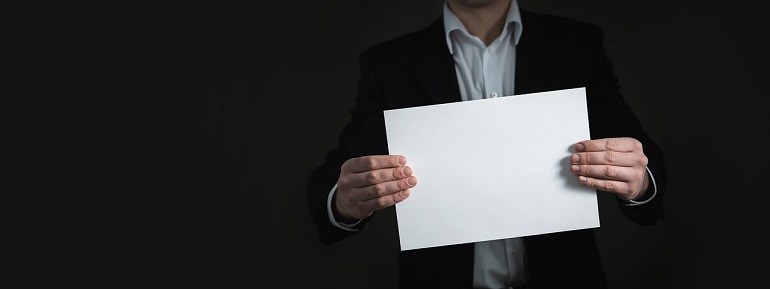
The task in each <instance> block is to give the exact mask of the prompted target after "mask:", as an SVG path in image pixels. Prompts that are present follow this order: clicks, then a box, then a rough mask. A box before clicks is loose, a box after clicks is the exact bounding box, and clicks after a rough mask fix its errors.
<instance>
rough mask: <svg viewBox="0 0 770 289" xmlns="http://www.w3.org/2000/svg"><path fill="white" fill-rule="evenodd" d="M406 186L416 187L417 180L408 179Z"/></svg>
mask: <svg viewBox="0 0 770 289" xmlns="http://www.w3.org/2000/svg"><path fill="white" fill-rule="evenodd" d="M406 184H407V185H409V186H410V187H413V186H414V185H416V184H417V179H416V178H414V177H411V178H408V179H406Z"/></svg>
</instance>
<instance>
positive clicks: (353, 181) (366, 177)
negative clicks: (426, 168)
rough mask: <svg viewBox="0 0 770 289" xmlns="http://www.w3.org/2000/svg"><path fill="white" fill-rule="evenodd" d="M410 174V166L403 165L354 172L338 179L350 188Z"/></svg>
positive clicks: (387, 180) (366, 185)
mask: <svg viewBox="0 0 770 289" xmlns="http://www.w3.org/2000/svg"><path fill="white" fill-rule="evenodd" d="M411 175H412V168H410V167H407V166H403V167H397V168H387V169H380V170H374V171H368V172H363V173H355V174H352V175H348V176H346V177H345V178H344V179H340V184H338V185H341V186H344V187H351V188H363V187H368V186H371V185H374V184H379V183H384V182H389V181H393V180H399V179H403V178H406V177H409V176H411Z"/></svg>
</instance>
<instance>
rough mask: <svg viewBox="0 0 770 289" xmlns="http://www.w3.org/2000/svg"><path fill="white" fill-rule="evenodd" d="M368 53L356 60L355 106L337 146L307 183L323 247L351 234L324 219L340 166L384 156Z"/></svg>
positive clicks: (380, 115) (379, 99) (378, 102)
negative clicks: (349, 162) (362, 159)
mask: <svg viewBox="0 0 770 289" xmlns="http://www.w3.org/2000/svg"><path fill="white" fill-rule="evenodd" d="M371 54H372V53H371V52H364V53H362V54H361V56H360V57H359V67H360V68H359V69H360V77H359V81H358V94H357V96H356V98H355V106H354V108H353V109H352V110H351V111H350V112H351V119H350V121H349V122H348V123H347V124H346V125H345V127H344V128H343V130H342V132H341V133H340V135H339V139H338V146H337V147H336V148H334V149H332V150H330V151H329V152H328V153H327V154H326V159H325V162H324V163H323V164H322V165H321V166H319V167H317V168H315V169H314V170H313V171H312V173H311V176H310V180H309V182H308V189H307V202H308V206H309V210H310V214H311V216H312V218H313V221H314V222H315V223H316V225H317V226H318V234H319V237H320V239H321V242H323V243H324V244H332V243H335V242H337V241H339V240H342V239H344V238H347V237H349V236H351V235H353V234H355V232H351V231H346V230H342V229H340V228H337V227H335V226H333V225H332V224H331V222H330V221H329V217H328V214H329V212H328V207H327V205H326V204H327V197H328V196H329V190H331V188H332V187H334V185H335V184H336V182H337V179H338V178H339V175H340V168H341V166H342V164H343V163H344V162H345V161H347V160H348V159H351V158H355V157H360V156H366V155H385V154H388V149H387V140H386V138H385V121H384V118H383V107H384V106H383V103H384V101H383V98H382V92H381V90H380V89H379V84H378V82H377V76H376V71H375V69H374V65H373V64H372V61H371V59H372V57H371ZM367 220H368V219H365V220H363V221H362V222H360V223H359V224H358V225H357V226H356V228H357V229H361V228H362V227H363V226H364V225H365V224H366V222H367Z"/></svg>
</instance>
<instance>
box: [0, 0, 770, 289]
mask: <svg viewBox="0 0 770 289" xmlns="http://www.w3.org/2000/svg"><path fill="white" fill-rule="evenodd" d="M757 2H758V1H748V0H739V1H729V2H725V1H714V0H706V1H692V0H684V1H621V0H615V1H612V0H592V1H588V0H583V1H575V0H572V1H567V0H538V1H535V0H522V1H521V2H520V4H521V6H522V7H524V8H529V9H530V10H532V11H536V12H542V13H546V14H553V15H561V16H564V17H568V18H573V19H579V20H583V21H587V22H590V23H594V24H596V25H599V26H601V27H602V28H604V29H605V33H606V37H605V45H606V47H607V52H608V54H609V57H610V58H611V59H612V60H613V64H614V68H615V72H616V75H617V76H618V77H619V79H620V85H621V91H622V93H623V94H624V96H625V97H626V99H627V101H628V102H629V104H630V105H631V106H632V108H633V109H634V111H635V112H636V113H637V115H638V116H639V118H640V119H641V121H642V123H643V125H644V127H645V128H646V129H647V130H648V132H649V133H650V134H651V136H652V137H653V139H654V140H655V141H657V142H658V143H659V144H660V146H661V147H662V149H663V151H664V154H665V156H666V160H667V165H668V170H669V187H668V188H667V195H666V197H665V201H666V220H665V222H664V223H662V224H658V225H655V226H652V227H639V226H636V225H634V224H632V223H630V222H629V221H627V220H626V219H624V218H623V217H622V216H621V215H620V213H619V211H618V210H617V208H616V207H615V206H614V201H613V199H612V198H611V197H610V196H604V195H600V196H599V204H600V217H601V224H602V225H601V228H599V229H596V230H595V233H596V236H597V242H598V244H599V247H600V251H601V254H602V258H603V259H604V261H605V267H606V271H607V274H608V276H607V277H608V281H609V283H610V285H611V287H612V288H767V287H768V286H769V285H770V278H768V277H767V275H766V273H765V271H766V269H767V268H768V266H767V265H766V264H767V263H766V261H767V258H768V252H767V245H766V244H767V243H768V238H767V237H766V236H765V234H764V232H763V231H765V230H766V228H767V225H766V221H767V217H766V214H765V213H764V208H765V206H766V203H767V199H768V198H767V193H768V192H769V191H770V190H768V187H769V186H768V185H767V182H766V179H767V177H768V172H770V171H769V170H768V169H767V165H768V163H770V162H768V159H769V158H768V154H769V153H768V151H767V149H766V148H767V144H768V142H767V139H768V129H767V126H768V124H769V123H770V121H768V112H767V109H768V89H767V80H768V67H770V66H768V64H770V63H769V62H768V54H767V53H766V51H769V50H770V47H768V44H767V43H765V39H766V38H767V28H768V27H770V26H769V25H768V24H767V23H766V22H765V19H766V15H765V14H766V12H765V11H767V10H766V9H763V7H760V5H758V4H755V3H757ZM441 4H442V1H436V0H432V1H368V0H367V1H352V0H345V1H270V2H266V3H261V2H260V1H255V2H254V3H250V4H244V3H238V4H235V3H227V2H213V1H212V2H211V3H205V2H178V3H170V2H162V1H156V2H147V3H145V2H137V1H134V2H127V3H112V2H109V3H98V2H95V3H83V2H79V3H71V2H63V1H50V2H46V1H27V2H23V3H16V4H14V3H5V4H3V6H2V7H0V12H1V13H2V14H1V16H2V25H3V27H2V29H3V30H2V39H1V40H0V46H1V47H2V48H0V49H2V50H1V51H0V53H1V54H0V55H1V56H2V59H1V60H0V61H2V62H0V67H2V71H3V75H2V80H0V85H2V88H3V91H2V97H1V98H0V99H2V105H0V107H2V116H3V120H4V122H3V123H4V125H3V128H4V129H3V136H4V137H3V140H4V141H3V142H4V143H5V144H6V149H5V153H4V154H3V155H4V157H3V159H4V161H3V164H4V167H6V174H5V177H4V180H5V182H6V184H7V186H4V187H5V188H4V189H3V191H2V193H1V194H0V195H2V200H1V201H0V208H1V209H0V213H2V219H0V226H2V227H0V230H1V231H0V240H2V241H1V242H2V243H1V244H2V251H0V266H1V268H2V272H1V274H2V275H0V285H4V284H9V285H10V284H18V285H17V286H19V287H18V288H24V287H23V286H28V287H30V288H73V287H77V288H86V287H94V288H182V287H185V288H189V287H200V288H265V287H281V288H394V287H395V285H396V284H397V279H396V278H397V275H396V269H397V268H396V255H397V252H398V250H399V247H398V237H397V234H396V233H397V229H396V225H395V215H394V210H393V209H392V208H391V209H387V210H385V211H383V212H382V213H379V214H377V215H375V217H373V219H372V221H371V223H370V225H369V227H368V228H367V230H365V231H363V232H361V233H359V234H358V235H356V236H354V237H352V238H349V239H346V240H344V241H342V242H340V243H338V244H337V245H335V246H329V247H326V246H323V245H321V244H320V242H319V241H318V239H317V236H316V234H315V227H314V225H313V224H312V222H311V221H310V216H309V213H308V211H307V207H306V203H305V188H306V182H307V179H308V176H309V173H310V170H311V169H312V168H313V167H315V166H316V165H318V164H320V163H321V162H322V161H323V157H324V154H325V152H326V151H327V150H328V149H330V148H332V147H333V146H334V145H335V144H336V137H337V134H338V132H339V130H340V129H341V127H342V126H343V125H344V124H345V122H346V121H347V119H348V110H349V109H350V107H351V106H352V104H353V97H354V91H355V83H356V79H357V73H358V71H357V55H358V53H360V52H361V51H362V50H363V49H365V48H367V47H369V46H371V45H373V44H376V43H378V42H381V41H384V40H387V39H389V38H392V37H395V36H397V35H400V34H403V33H406V32H410V31H414V30H417V29H421V28H422V27H424V26H425V25H427V24H428V23H430V22H432V21H433V20H434V19H436V17H438V16H439V15H440V11H441ZM524 27H525V28H524V31H525V32H524V33H526V23H524ZM237 91H246V93H234V92H237ZM554 277H555V278H558V276H554ZM11 288H15V287H11Z"/></svg>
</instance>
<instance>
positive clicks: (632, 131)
mask: <svg viewBox="0 0 770 289" xmlns="http://www.w3.org/2000/svg"><path fill="white" fill-rule="evenodd" d="M586 35H587V37H585V38H584V39H585V42H584V49H586V50H585V51H587V55H588V71H589V73H588V75H589V79H588V85H587V87H586V92H587V93H588V94H589V97H590V100H589V101H590V104H589V107H588V115H589V122H590V123H591V138H592V139H600V138H609V137H633V138H635V139H637V140H639V141H640V142H641V143H642V146H643V150H644V153H645V155H646V156H647V158H648V160H649V161H648V165H647V167H648V169H649V170H650V172H651V173H652V174H653V175H654V177H655V181H656V184H657V190H658V191H657V193H656V195H655V197H654V198H653V199H652V200H650V201H649V202H647V203H645V204H643V205H638V206H626V205H624V202H623V201H622V200H621V199H620V198H616V200H617V202H618V205H620V209H621V211H622V212H623V214H624V215H625V216H626V217H627V218H629V219H630V220H631V221H633V222H634V223H637V224H639V225H653V224H655V223H656V222H657V221H658V220H660V221H662V220H663V196H664V192H665V187H666V179H667V175H666V168H665V165H664V160H663V153H662V151H661V149H660V147H658V145H657V144H656V143H655V142H653V141H652V140H651V139H650V137H649V136H648V135H647V133H646V132H645V131H644V129H643V128H642V126H641V124H640V123H639V120H638V119H637V117H636V115H635V114H634V112H633V111H632V110H631V108H630V107H629V106H628V105H627V104H626V102H625V101H624V100H623V97H622V95H621V94H620V88H619V86H618V81H617V78H616V77H615V76H614V74H613V71H612V63H611V62H610V60H609V59H608V58H607V55H606V52H605V48H604V45H603V39H604V36H603V32H602V31H601V30H600V29H599V28H595V27H591V29H589V31H588V33H586Z"/></svg>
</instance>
